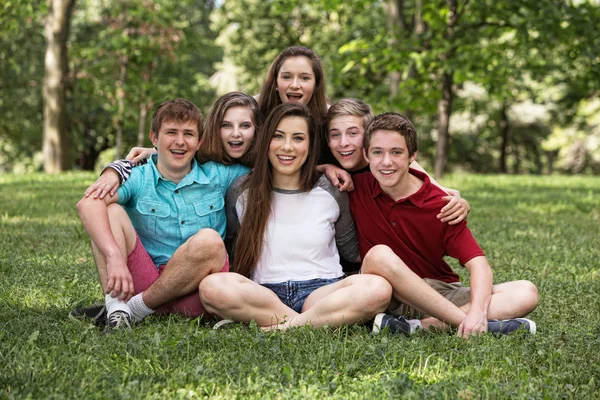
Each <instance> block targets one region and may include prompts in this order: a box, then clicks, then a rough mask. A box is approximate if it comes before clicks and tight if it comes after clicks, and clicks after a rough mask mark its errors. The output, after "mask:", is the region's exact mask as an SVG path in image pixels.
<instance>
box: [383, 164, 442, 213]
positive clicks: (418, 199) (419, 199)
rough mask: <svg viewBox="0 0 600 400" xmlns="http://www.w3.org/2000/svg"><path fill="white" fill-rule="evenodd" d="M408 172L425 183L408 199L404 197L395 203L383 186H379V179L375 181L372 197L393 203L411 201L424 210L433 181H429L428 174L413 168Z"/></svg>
mask: <svg viewBox="0 0 600 400" xmlns="http://www.w3.org/2000/svg"><path fill="white" fill-rule="evenodd" d="M408 172H409V173H410V174H413V175H414V176H416V177H417V178H419V179H421V180H422V181H423V185H421V188H419V190H417V191H416V192H415V193H413V194H411V195H410V196H408V197H404V198H402V199H400V200H398V201H394V200H393V199H392V198H391V197H390V196H389V195H388V194H387V193H386V192H384V191H383V189H381V186H380V185H379V182H377V179H373V181H374V182H373V185H374V187H373V190H372V197H373V198H375V197H378V196H384V197H385V198H387V199H389V200H390V201H391V202H393V203H402V202H405V201H410V202H411V203H412V204H413V205H415V206H416V207H419V208H423V203H425V199H427V196H428V195H429V191H430V190H431V187H430V186H431V181H430V179H429V176H427V174H426V173H424V172H421V171H417V170H416V169H413V168H409V169H408Z"/></svg>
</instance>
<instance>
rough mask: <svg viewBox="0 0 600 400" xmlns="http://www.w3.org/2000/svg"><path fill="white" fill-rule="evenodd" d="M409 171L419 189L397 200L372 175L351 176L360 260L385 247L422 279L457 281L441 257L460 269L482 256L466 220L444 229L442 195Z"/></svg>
mask: <svg viewBox="0 0 600 400" xmlns="http://www.w3.org/2000/svg"><path fill="white" fill-rule="evenodd" d="M409 172H410V173H411V174H413V175H414V176H416V177H417V178H419V179H421V180H422V181H423V185H422V186H421V188H420V189H419V190H418V191H417V192H416V193H413V194H412V195H410V196H408V197H406V198H403V199H400V200H398V201H394V200H393V199H392V198H391V197H390V196H388V195H387V194H386V193H385V192H384V191H383V190H381V186H379V183H378V182H377V180H376V179H375V177H374V176H373V174H371V173H370V172H365V173H362V174H358V175H354V176H353V177H352V180H353V181H354V187H355V189H354V191H352V192H349V193H348V194H349V197H350V209H351V210H352V216H353V217H354V221H355V222H356V228H357V230H358V243H359V246H360V253H361V256H362V257H363V258H364V256H365V254H367V252H368V251H369V250H370V249H371V247H373V246H375V245H378V244H384V245H387V246H389V247H390V248H391V249H392V250H393V251H394V253H396V254H397V255H398V256H399V257H400V258H401V259H402V260H403V261H404V262H405V263H406V265H408V267H409V268H410V269H412V270H413V271H414V272H415V273H416V274H417V275H419V276H420V277H421V278H432V279H438V280H440V281H444V282H457V281H458V275H456V274H455V273H454V272H453V271H452V269H451V268H450V266H449V265H448V264H447V263H446V262H445V261H444V258H443V257H444V256H446V255H448V256H450V257H454V258H457V259H458V260H459V261H460V263H461V264H462V265H464V264H465V263H466V262H468V261H469V260H470V259H472V258H474V257H477V256H483V255H484V254H483V251H482V250H481V248H480V247H479V245H478V244H477V242H476V241H475V238H474V237H473V235H472V234H471V230H470V229H469V228H467V222H466V221H461V222H460V223H458V224H456V225H448V223H445V222H441V221H440V220H439V219H437V218H436V216H437V215H438V214H439V212H440V210H441V209H442V207H444V206H445V205H446V201H444V200H442V197H444V196H447V195H446V193H444V192H443V191H442V190H441V189H440V188H438V187H437V186H435V185H433V184H432V183H431V181H430V180H429V177H428V176H427V175H426V174H424V173H422V172H420V171H416V170H414V169H412V168H411V169H410V170H409Z"/></svg>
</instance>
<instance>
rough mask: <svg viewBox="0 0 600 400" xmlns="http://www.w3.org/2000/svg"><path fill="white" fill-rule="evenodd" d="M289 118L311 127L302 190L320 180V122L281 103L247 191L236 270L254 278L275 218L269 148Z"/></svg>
mask: <svg viewBox="0 0 600 400" xmlns="http://www.w3.org/2000/svg"><path fill="white" fill-rule="evenodd" d="M288 117H301V118H303V119H304V120H305V121H306V124H307V126H308V140H309V144H308V145H309V150H308V157H307V158H306V161H305V162H304V164H303V165H302V168H301V169H300V190H302V191H303V192H308V191H310V190H311V189H312V188H313V186H314V184H315V182H316V181H317V178H318V173H317V171H316V165H317V159H318V158H319V140H318V137H317V131H316V122H315V120H314V118H313V117H312V116H311V114H310V111H309V110H308V108H307V107H306V106H305V105H304V104H299V103H285V104H281V105H279V106H277V107H275V109H273V112H271V114H269V116H268V117H267V120H266V121H265V123H264V125H263V127H262V129H261V131H262V132H261V134H260V136H259V138H258V140H257V142H256V163H255V165H254V170H253V171H252V172H251V173H250V175H249V176H248V179H247V180H246V183H245V185H244V190H246V189H247V190H248V197H247V198H246V207H245V212H244V218H243V220H242V223H241V226H240V230H239V232H238V236H237V241H236V243H235V249H234V263H235V271H236V272H238V273H240V274H242V275H244V276H246V277H250V276H251V274H252V272H253V271H254V268H256V263H257V262H258V260H259V259H260V256H261V253H262V250H263V246H264V240H263V238H264V234H265V229H266V226H267V222H268V221H269V217H270V216H271V207H272V202H273V166H272V165H271V162H270V161H269V147H270V144H271V139H272V138H273V134H274V133H275V130H276V129H277V126H278V125H279V123H280V122H281V121H282V120H283V119H284V118H288Z"/></svg>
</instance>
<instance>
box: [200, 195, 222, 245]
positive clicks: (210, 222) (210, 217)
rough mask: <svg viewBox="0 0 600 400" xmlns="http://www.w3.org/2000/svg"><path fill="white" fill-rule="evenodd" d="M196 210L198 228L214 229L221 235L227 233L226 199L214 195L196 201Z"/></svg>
mask: <svg viewBox="0 0 600 400" xmlns="http://www.w3.org/2000/svg"><path fill="white" fill-rule="evenodd" d="M194 212H195V217H196V223H197V225H198V230H200V229H204V228H210V229H214V230H215V231H217V232H219V234H220V235H221V236H223V235H224V234H225V222H226V218H225V199H224V198H223V196H220V195H219V196H213V197H208V198H205V199H202V200H201V201H197V202H194Z"/></svg>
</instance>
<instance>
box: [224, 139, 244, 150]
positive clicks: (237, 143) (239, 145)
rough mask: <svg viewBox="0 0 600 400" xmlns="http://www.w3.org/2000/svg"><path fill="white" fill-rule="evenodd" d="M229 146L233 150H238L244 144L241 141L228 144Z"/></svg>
mask: <svg viewBox="0 0 600 400" xmlns="http://www.w3.org/2000/svg"><path fill="white" fill-rule="evenodd" d="M228 143H229V146H231V147H232V148H234V149H239V148H240V147H242V146H243V145H244V142H241V141H239V142H238V141H236V142H228Z"/></svg>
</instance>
